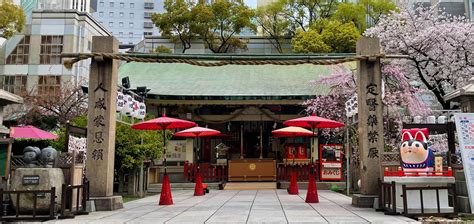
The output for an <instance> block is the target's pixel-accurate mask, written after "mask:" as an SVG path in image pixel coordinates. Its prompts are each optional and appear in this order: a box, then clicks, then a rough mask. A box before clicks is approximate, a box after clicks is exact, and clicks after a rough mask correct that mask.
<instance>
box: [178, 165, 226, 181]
mask: <svg viewBox="0 0 474 224" xmlns="http://www.w3.org/2000/svg"><path fill="white" fill-rule="evenodd" d="M197 172H198V164H193V163H189V162H187V161H186V162H185V163H184V175H183V176H184V180H186V181H189V182H194V175H195V174H196V173H197ZM199 173H200V174H201V178H202V181H205V182H221V181H225V180H227V166H217V165H211V164H209V163H201V165H200V166H199Z"/></svg>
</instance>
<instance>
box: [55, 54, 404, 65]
mask: <svg viewBox="0 0 474 224" xmlns="http://www.w3.org/2000/svg"><path fill="white" fill-rule="evenodd" d="M61 57H62V58H70V59H67V60H64V66H65V67H66V68H67V69H71V68H72V66H73V65H74V63H76V62H79V61H81V60H86V59H89V58H95V59H96V60H103V59H114V60H121V61H127V62H132V61H133V62H147V63H185V64H190V65H196V66H205V67H217V66H224V65H300V64H313V65H336V64H342V63H346V62H353V61H360V60H369V61H374V60H376V59H380V58H389V59H406V58H408V56H406V55H385V54H377V55H355V54H338V55H298V54H295V55H227V54H224V55H189V54H181V55H178V54H122V53H62V54H61Z"/></svg>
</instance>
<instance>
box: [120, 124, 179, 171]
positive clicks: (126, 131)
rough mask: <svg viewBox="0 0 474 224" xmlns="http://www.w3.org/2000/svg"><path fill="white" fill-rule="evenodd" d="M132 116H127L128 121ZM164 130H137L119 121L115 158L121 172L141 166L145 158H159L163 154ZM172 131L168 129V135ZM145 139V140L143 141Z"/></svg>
mask: <svg viewBox="0 0 474 224" xmlns="http://www.w3.org/2000/svg"><path fill="white" fill-rule="evenodd" d="M127 119H130V118H125V121H126V122H130V121H131V120H127ZM162 133H163V132H162V131H143V130H135V129H132V127H131V126H130V125H128V124H124V123H117V127H116V132H115V154H116V157H115V160H116V164H117V165H116V167H117V169H118V170H119V171H120V172H122V173H123V172H127V171H131V170H134V169H136V168H138V167H140V166H141V165H142V164H143V161H144V160H145V159H157V158H160V157H161V156H162V155H163V134H162ZM171 136H172V133H171V132H169V131H167V132H166V137H167V138H171ZM142 140H143V142H142Z"/></svg>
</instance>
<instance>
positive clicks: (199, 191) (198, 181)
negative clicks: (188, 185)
mask: <svg viewBox="0 0 474 224" xmlns="http://www.w3.org/2000/svg"><path fill="white" fill-rule="evenodd" d="M203 195H204V188H203V187H202V178H201V174H200V173H199V172H197V173H196V185H195V186H194V196H203Z"/></svg>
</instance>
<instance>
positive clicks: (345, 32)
mask: <svg viewBox="0 0 474 224" xmlns="http://www.w3.org/2000/svg"><path fill="white" fill-rule="evenodd" d="M321 36H322V39H323V41H324V43H326V44H327V45H328V46H329V47H331V49H332V52H335V53H350V52H355V49H356V42H357V40H358V39H359V38H360V34H359V30H357V28H356V27H355V25H354V23H352V22H348V23H341V22H339V21H337V20H332V21H329V22H328V23H327V25H326V27H324V29H323V30H322V32H321Z"/></svg>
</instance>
